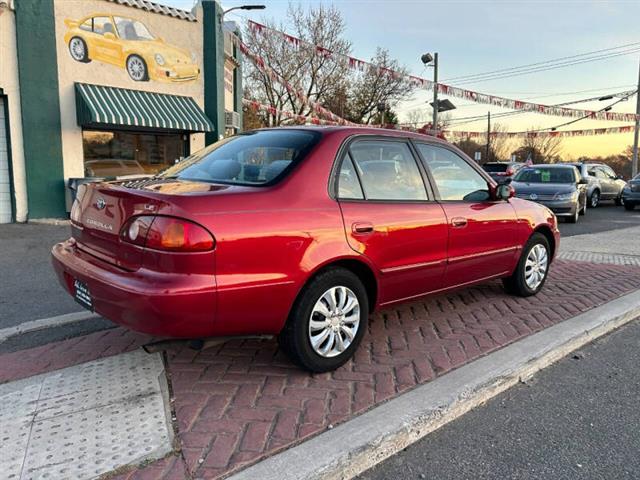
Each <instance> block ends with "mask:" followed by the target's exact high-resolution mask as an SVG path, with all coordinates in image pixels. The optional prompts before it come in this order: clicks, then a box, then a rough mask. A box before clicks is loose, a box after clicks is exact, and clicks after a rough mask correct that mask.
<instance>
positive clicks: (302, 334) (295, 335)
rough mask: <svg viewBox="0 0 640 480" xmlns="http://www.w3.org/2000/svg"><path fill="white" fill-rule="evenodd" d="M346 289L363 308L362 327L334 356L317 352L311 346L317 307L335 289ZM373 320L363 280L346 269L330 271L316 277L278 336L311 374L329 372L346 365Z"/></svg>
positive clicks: (280, 342) (290, 355) (300, 296)
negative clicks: (313, 316)
mask: <svg viewBox="0 0 640 480" xmlns="http://www.w3.org/2000/svg"><path fill="white" fill-rule="evenodd" d="M338 286H341V287H346V288H347V289H349V290H351V292H353V293H354V294H355V296H356V298H357V300H358V304H359V308H360V319H359V325H358V328H357V330H356V332H355V335H354V338H353V340H352V341H351V343H350V344H349V346H348V347H347V348H346V349H345V350H344V351H343V352H342V353H339V354H338V355H336V356H333V357H325V356H322V355H320V354H319V353H317V352H316V351H315V350H314V348H313V346H312V345H311V339H310V333H309V332H310V327H309V324H310V322H311V315H312V313H313V309H314V306H315V305H316V302H318V301H319V300H320V298H321V297H322V296H323V295H324V294H325V292H327V291H328V290H330V289H331V288H333V287H338ZM368 318H369V299H368V297H367V291H366V289H365V288H364V285H363V284H362V282H361V281H360V279H359V278H358V277H357V276H356V275H355V274H354V273H353V272H351V271H349V270H346V269H344V268H338V267H334V268H329V269H327V270H325V271H323V272H321V273H320V274H318V275H317V276H316V277H314V278H313V279H312V280H311V281H310V282H309V283H308V284H307V285H305V287H304V288H303V290H302V291H301V292H300V294H299V295H298V298H297V299H296V301H295V303H294V305H293V308H292V309H291V313H290V314H289V318H288V320H287V323H286V324H285V326H284V328H283V330H282V332H280V335H279V336H278V343H279V344H280V347H281V348H282V350H283V351H284V352H285V353H286V354H287V356H288V357H289V358H290V359H291V360H292V361H293V362H294V363H296V364H297V365H299V366H301V367H302V368H304V369H306V370H309V371H311V372H316V373H320V372H328V371H330V370H335V369H336V368H338V367H340V366H341V365H343V364H344V363H346V362H347V361H348V360H349V359H350V358H351V357H352V356H353V353H354V352H355V351H356V349H357V348H358V345H359V344H360V342H361V341H362V337H363V335H364V332H365V330H366V329H367V321H368Z"/></svg>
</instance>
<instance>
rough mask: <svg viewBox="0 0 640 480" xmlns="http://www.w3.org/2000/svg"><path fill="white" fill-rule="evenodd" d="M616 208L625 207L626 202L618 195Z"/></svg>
mask: <svg viewBox="0 0 640 480" xmlns="http://www.w3.org/2000/svg"><path fill="white" fill-rule="evenodd" d="M615 202H616V206H618V207H621V206H622V205H624V200H622V195H618V196H617V197H616V199H615Z"/></svg>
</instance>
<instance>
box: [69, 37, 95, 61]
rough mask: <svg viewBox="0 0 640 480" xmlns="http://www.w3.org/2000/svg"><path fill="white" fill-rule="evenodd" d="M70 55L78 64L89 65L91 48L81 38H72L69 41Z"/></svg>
mask: <svg viewBox="0 0 640 480" xmlns="http://www.w3.org/2000/svg"><path fill="white" fill-rule="evenodd" d="M69 54H70V55H71V58H73V59H74V60H75V61H77V62H82V63H89V62H90V61H91V59H90V58H89V48H88V47H87V42H85V41H84V39H83V38H81V37H71V39H70V40H69Z"/></svg>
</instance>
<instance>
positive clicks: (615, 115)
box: [248, 20, 640, 133]
mask: <svg viewBox="0 0 640 480" xmlns="http://www.w3.org/2000/svg"><path fill="white" fill-rule="evenodd" d="M248 24H249V29H250V30H251V31H252V32H254V33H255V34H258V35H277V36H280V37H281V38H282V39H283V41H285V42H287V43H289V44H290V45H292V46H293V47H294V48H299V47H300V46H301V45H305V46H307V47H309V48H311V49H313V50H314V51H315V53H316V54H317V55H322V56H324V57H326V58H333V59H335V60H338V61H344V62H346V64H347V65H348V66H349V68H352V69H355V70H359V71H367V70H371V69H373V70H374V71H377V72H378V73H379V74H385V75H389V76H391V77H393V78H396V79H400V78H403V79H404V80H405V81H406V82H407V83H409V84H410V85H412V86H414V87H417V88H422V89H425V90H433V88H434V85H435V84H434V82H433V81H431V80H428V79H426V78H422V77H419V76H416V75H407V74H405V73H402V72H397V71H395V70H392V69H390V68H387V67H383V66H380V65H375V64H373V63H371V62H367V61H366V60H362V59H359V58H356V57H352V56H350V55H345V54H342V53H339V52H334V51H332V50H329V49H327V48H325V47H323V46H321V45H313V44H311V43H308V42H305V41H304V40H302V39H300V38H298V37H295V36H293V35H290V34H288V33H285V32H282V31H280V30H276V29H274V28H271V27H268V26H267V25H264V24H261V23H258V22H255V21H253V20H249V21H248ZM437 89H438V93H440V94H443V95H447V96H451V97H456V98H461V99H464V100H469V101H472V102H475V103H479V104H485V105H493V106H496V107H501V108H508V109H511V110H522V111H524V112H530V113H538V114H542V115H552V116H556V117H571V118H583V117H586V118H590V119H593V120H606V121H616V122H635V121H636V117H638V118H640V115H636V114H634V113H621V112H611V111H604V110H602V111H595V110H580V109H575V108H567V107H563V106H554V105H543V104H539V103H533V102H527V101H524V100H515V99H511V98H506V97H500V96H497V95H490V94H486V93H481V92H476V91H473V90H468V89H465V88H460V87H454V86H452V85H446V84H444V83H437ZM542 133H544V132H542ZM552 133H555V132H552Z"/></svg>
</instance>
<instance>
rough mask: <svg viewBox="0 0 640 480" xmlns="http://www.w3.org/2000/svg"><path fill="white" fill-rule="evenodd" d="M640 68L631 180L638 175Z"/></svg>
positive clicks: (639, 71) (639, 72) (639, 69)
mask: <svg viewBox="0 0 640 480" xmlns="http://www.w3.org/2000/svg"><path fill="white" fill-rule="evenodd" d="M638 115H640V66H639V67H638V90H636V128H635V132H634V134H633V160H632V161H631V178H633V177H635V176H636V175H637V174H638V135H639V134H640V119H638Z"/></svg>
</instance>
